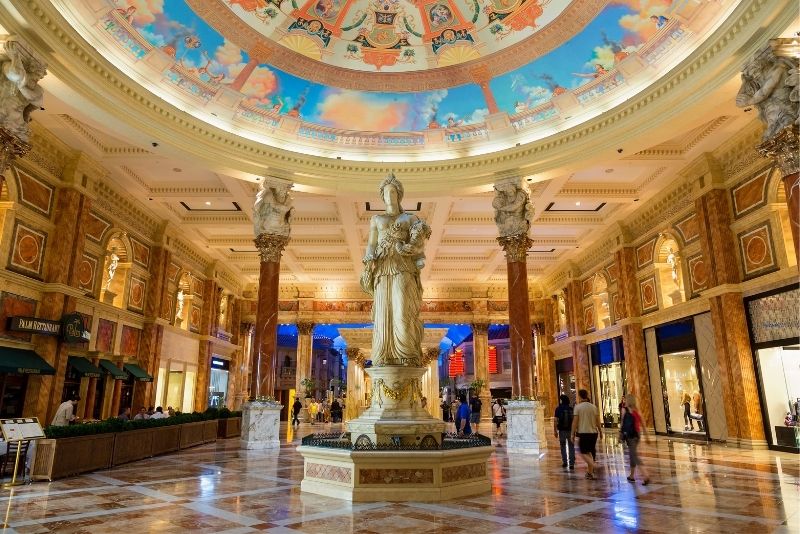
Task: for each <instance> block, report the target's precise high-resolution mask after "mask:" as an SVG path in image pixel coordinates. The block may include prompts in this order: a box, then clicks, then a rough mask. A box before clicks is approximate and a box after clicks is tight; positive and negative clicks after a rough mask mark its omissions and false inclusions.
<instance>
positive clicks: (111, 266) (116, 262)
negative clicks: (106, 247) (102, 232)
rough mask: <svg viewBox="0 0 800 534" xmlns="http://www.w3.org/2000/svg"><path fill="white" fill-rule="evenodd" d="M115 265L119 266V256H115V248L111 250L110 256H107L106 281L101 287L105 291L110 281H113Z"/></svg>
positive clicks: (115, 270) (109, 285) (115, 271)
mask: <svg viewBox="0 0 800 534" xmlns="http://www.w3.org/2000/svg"><path fill="white" fill-rule="evenodd" d="M117 267H119V256H117V249H112V250H111V256H109V262H108V269H106V270H107V272H108V281H106V286H105V287H104V288H103V289H104V290H105V291H108V289H109V288H110V287H111V282H113V281H114V275H115V274H116V273H117Z"/></svg>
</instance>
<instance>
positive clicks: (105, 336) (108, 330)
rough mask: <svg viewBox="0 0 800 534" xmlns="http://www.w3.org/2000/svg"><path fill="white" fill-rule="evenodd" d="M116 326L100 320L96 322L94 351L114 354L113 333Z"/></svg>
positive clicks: (110, 322) (105, 320)
mask: <svg viewBox="0 0 800 534" xmlns="http://www.w3.org/2000/svg"><path fill="white" fill-rule="evenodd" d="M116 328H117V325H116V323H114V321H109V320H108V319H100V320H99V321H97V335H96V336H95V350H96V351H98V352H106V353H112V352H114V331H115V330H116Z"/></svg>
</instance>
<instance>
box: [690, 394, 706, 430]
mask: <svg viewBox="0 0 800 534" xmlns="http://www.w3.org/2000/svg"><path fill="white" fill-rule="evenodd" d="M689 417H691V418H692V419H694V420H695V421H697V427H698V430H700V432H705V427H704V425H703V419H704V418H703V398H702V397H701V396H700V392H699V391H695V392H694V395H692V413H691V414H690V415H689Z"/></svg>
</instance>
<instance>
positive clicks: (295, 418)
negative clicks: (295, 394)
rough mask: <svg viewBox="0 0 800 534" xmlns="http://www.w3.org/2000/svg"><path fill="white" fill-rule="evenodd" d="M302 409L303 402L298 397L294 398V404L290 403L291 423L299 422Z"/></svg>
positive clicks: (297, 423)
mask: <svg viewBox="0 0 800 534" xmlns="http://www.w3.org/2000/svg"><path fill="white" fill-rule="evenodd" d="M302 409H303V403H302V402H300V399H297V398H296V399H294V404H292V424H293V425H299V424H300V410H302Z"/></svg>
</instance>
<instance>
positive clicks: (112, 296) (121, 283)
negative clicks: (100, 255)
mask: <svg viewBox="0 0 800 534" xmlns="http://www.w3.org/2000/svg"><path fill="white" fill-rule="evenodd" d="M129 250H130V247H129V246H128V243H127V236H126V235H125V233H124V232H118V233H115V234H112V235H111V237H110V238H109V240H108V243H106V255H105V261H104V263H103V279H102V283H101V284H100V301H101V302H105V303H106V304H111V305H112V306H114V307H116V308H124V307H125V297H126V292H127V288H128V274H129V272H130V270H131V261H130V254H129V252H128V251H129Z"/></svg>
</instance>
